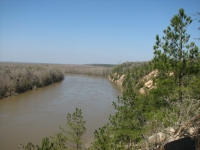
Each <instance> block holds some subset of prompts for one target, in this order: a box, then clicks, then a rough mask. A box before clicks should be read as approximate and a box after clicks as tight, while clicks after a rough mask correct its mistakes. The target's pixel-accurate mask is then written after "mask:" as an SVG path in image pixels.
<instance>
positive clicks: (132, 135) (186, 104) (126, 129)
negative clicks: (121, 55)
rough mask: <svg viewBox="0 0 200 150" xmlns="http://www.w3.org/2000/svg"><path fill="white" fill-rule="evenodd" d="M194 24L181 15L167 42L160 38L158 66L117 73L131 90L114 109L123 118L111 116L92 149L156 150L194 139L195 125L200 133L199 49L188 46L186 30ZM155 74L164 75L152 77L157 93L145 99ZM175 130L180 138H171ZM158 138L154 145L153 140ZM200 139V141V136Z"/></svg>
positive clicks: (128, 66)
mask: <svg viewBox="0 0 200 150" xmlns="http://www.w3.org/2000/svg"><path fill="white" fill-rule="evenodd" d="M191 22H192V20H191V18H190V17H188V16H187V15H186V14H185V13H184V10H183V9H180V10H179V13H178V14H177V15H175V16H174V17H173V18H172V20H171V25H170V26H169V27H168V28H167V29H166V30H164V33H165V36H164V37H163V38H162V39H163V41H162V40H161V39H160V38H159V36H156V44H155V46H154V58H153V60H152V61H150V62H149V63H140V65H138V66H134V67H131V66H132V64H131V63H124V64H122V65H120V66H117V67H116V68H115V69H114V70H113V74H114V73H117V74H118V75H119V76H121V75H122V74H125V76H126V79H125V80H124V82H125V83H126V84H125V85H126V86H127V90H126V91H125V92H124V93H123V96H122V98H118V103H113V106H114V108H115V109H116V111H117V112H116V113H115V115H113V116H110V118H109V120H110V122H109V124H107V125H105V126H104V127H102V128H100V129H99V130H98V131H95V140H94V143H93V145H92V147H91V149H141V148H142V149H145V148H147V147H149V148H155V147H158V146H161V145H162V144H163V143H165V142H167V140H168V138H169V137H170V138H174V139H176V138H180V137H183V136H184V135H189V134H188V132H187V129H188V128H189V126H191V125H192V126H194V127H195V129H197V128H199V124H200V123H199V121H198V123H196V122H193V121H192V118H193V117H195V116H198V115H199V114H200V111H199V107H200V103H199V93H198V92H199V90H200V88H199V87H200V86H199V85H200V84H199V83H200V78H199V77H200V76H199V74H200V59H199V58H200V55H199V49H198V47H197V46H196V45H195V43H194V42H191V43H188V41H189V37H190V36H189V35H188V34H187V33H186V29H187V26H188V25H189V24H190V23H191ZM152 70H158V73H157V74H156V76H153V77H151V80H152V82H153V86H154V87H155V88H152V89H151V90H147V91H146V92H145V93H143V94H141V93H140V92H139V90H140V88H141V87H142V86H144V83H142V81H143V80H142V77H143V76H145V75H147V74H148V73H150V72H151V71H152ZM114 77H116V75H115V76H114ZM196 91H198V92H196ZM193 120H194V119H193ZM189 124H190V125H189ZM186 127H188V128H187V129H186ZM170 128H172V129H174V130H175V133H174V135H169V134H168V133H167V132H165V130H166V129H170ZM183 129H185V130H183ZM155 133H156V135H155V136H154V140H153V142H152V138H153V136H151V135H153V134H155ZM157 133H159V134H157ZM150 137H151V138H150ZM161 137H163V139H162V140H161ZM167 137H168V138H167ZM196 137H197V138H198V139H199V138H200V137H199V135H198V134H197V131H196ZM150 139H151V140H150ZM145 142H146V144H145ZM105 145H106V147H105Z"/></svg>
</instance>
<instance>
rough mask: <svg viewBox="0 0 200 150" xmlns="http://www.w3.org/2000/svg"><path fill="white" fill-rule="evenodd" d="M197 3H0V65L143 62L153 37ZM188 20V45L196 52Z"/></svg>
mask: <svg viewBox="0 0 200 150" xmlns="http://www.w3.org/2000/svg"><path fill="white" fill-rule="evenodd" d="M180 8H184V10H185V12H186V14H187V15H191V14H194V13H196V12H197V11H198V12H200V0H0V61H12V62H38V63H62V64H88V63H104V64H105V63H107V64H118V63H122V62H125V61H147V60H151V59H152V58H153V45H154V43H155V36H156V34H159V35H163V30H164V29H166V27H167V26H168V25H170V20H171V18H172V17H173V16H174V15H175V14H177V13H178V11H179V9H180ZM198 27H200V23H198V22H197V21H193V23H192V24H191V25H190V26H189V27H188V33H189V34H190V35H191V40H192V41H195V43H196V45H198V46H199V47H200V41H198V40H193V38H195V37H200V31H199V30H197V28H198Z"/></svg>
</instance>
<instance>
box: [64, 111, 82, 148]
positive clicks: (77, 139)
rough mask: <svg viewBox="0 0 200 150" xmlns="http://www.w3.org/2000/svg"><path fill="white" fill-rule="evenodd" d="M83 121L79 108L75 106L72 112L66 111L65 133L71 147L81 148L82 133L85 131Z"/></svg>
mask: <svg viewBox="0 0 200 150" xmlns="http://www.w3.org/2000/svg"><path fill="white" fill-rule="evenodd" d="M85 123H86V122H85V121H83V116H82V112H81V109H78V108H76V111H75V112H74V113H73V114H70V113H68V115H67V128H68V130H67V135H68V141H69V142H70V143H71V144H70V145H71V146H72V148H74V149H76V150H81V149H82V147H81V145H82V140H81V137H82V135H83V134H84V133H85V132H86V128H85Z"/></svg>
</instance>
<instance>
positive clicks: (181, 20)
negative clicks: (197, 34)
mask: <svg viewBox="0 0 200 150" xmlns="http://www.w3.org/2000/svg"><path fill="white" fill-rule="evenodd" d="M191 22H192V19H191V18H190V17H189V16H187V15H186V14H185V12H184V9H180V10H179V13H178V14H177V15H175V16H174V17H173V18H172V19H171V25H170V26H168V28H167V29H166V30H164V31H163V32H164V34H165V36H163V38H162V39H163V40H161V39H160V38H159V36H158V35H157V36H156V44H155V46H154V59H153V63H154V65H155V68H156V69H158V70H159V71H160V72H162V73H164V75H168V76H170V73H171V74H173V77H174V78H173V79H174V83H175V84H176V85H177V86H178V87H179V89H180V90H179V92H178V95H179V101H180V102H182V98H183V91H182V88H183V86H184V83H183V79H184V77H185V76H188V75H191V74H193V73H194V74H196V73H197V72H199V71H200V70H199V63H198V62H197V61H198V60H197V57H198V55H199V49H198V47H197V46H196V45H195V43H194V42H191V43H190V44H188V41H189V38H190V35H188V34H187V32H186V29H187V27H188V25H189V24H191Z"/></svg>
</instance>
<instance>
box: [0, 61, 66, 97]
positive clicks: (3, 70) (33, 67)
mask: <svg viewBox="0 0 200 150" xmlns="http://www.w3.org/2000/svg"><path fill="white" fill-rule="evenodd" d="M63 78H64V71H63V69H62V68H61V67H59V66H57V65H47V64H24V63H0V98H3V97H7V96H10V95H14V94H17V93H22V92H25V91H27V90H30V89H34V88H38V87H43V86H46V85H49V84H51V83H53V82H58V81H61V80H62V79H63Z"/></svg>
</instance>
